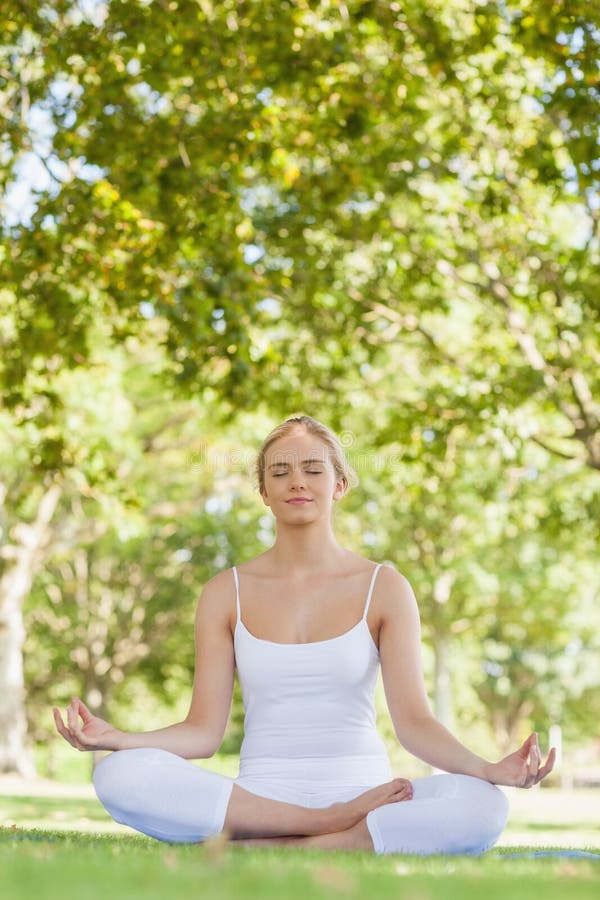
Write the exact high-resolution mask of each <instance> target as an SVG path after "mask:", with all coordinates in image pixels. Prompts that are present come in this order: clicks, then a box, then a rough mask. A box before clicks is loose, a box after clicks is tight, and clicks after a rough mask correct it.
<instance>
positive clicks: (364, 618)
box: [363, 563, 383, 620]
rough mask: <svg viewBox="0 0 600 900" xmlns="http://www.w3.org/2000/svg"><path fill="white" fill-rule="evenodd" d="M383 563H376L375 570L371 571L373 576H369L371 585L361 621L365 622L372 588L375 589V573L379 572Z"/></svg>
mask: <svg viewBox="0 0 600 900" xmlns="http://www.w3.org/2000/svg"><path fill="white" fill-rule="evenodd" d="M382 565H383V563H377V565H376V566H375V568H374V569H373V574H372V575H371V584H370V585H369V593H368V594H367V602H366V603H365V611H364V613H363V620H366V618H367V613H368V612H369V606H370V604H371V597H372V595H373V588H374V587H375V579H376V578H377V573H378V572H379V570H380V568H381V566H382Z"/></svg>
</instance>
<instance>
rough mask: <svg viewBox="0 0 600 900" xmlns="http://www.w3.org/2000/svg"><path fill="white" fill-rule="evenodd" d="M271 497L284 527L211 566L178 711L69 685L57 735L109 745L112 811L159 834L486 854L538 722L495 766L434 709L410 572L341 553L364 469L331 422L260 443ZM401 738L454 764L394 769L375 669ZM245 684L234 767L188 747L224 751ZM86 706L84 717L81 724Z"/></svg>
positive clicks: (540, 769)
mask: <svg viewBox="0 0 600 900" xmlns="http://www.w3.org/2000/svg"><path fill="white" fill-rule="evenodd" d="M257 473H258V482H259V488H260V493H261V496H262V498H263V500H264V502H265V504H266V505H267V506H269V507H270V508H271V511H272V513H273V515H274V517H275V520H276V523H277V536H276V540H275V543H274V544H273V546H272V547H271V548H270V549H269V550H267V551H266V552H265V553H263V554H261V555H260V556H258V557H256V558H255V559H252V560H250V561H249V562H246V563H244V564H243V565H241V566H239V568H236V567H233V569H232V570H227V571H224V572H221V573H219V574H218V575H216V576H215V577H214V578H212V579H211V580H210V581H209V582H208V584H207V585H206V587H205V588H204V590H203V591H202V594H201V596H200V600H199V602H198V609H197V614H196V629H195V636H196V669H195V675H194V685H193V694H192V700H191V705H190V710H189V713H188V715H187V717H186V718H185V720H184V721H183V722H179V723H178V724H176V725H171V726H169V727H167V728H162V729H159V730H157V731H149V732H142V733H139V734H132V733H127V732H123V731H119V730H118V729H116V728H113V727H112V726H111V725H109V724H108V723H107V722H105V721H103V720H102V719H99V718H97V717H95V716H93V715H92V714H91V713H90V712H89V710H88V709H87V707H86V706H85V704H84V703H82V701H81V700H80V699H78V698H74V699H73V701H72V703H71V705H70V707H69V708H68V710H67V720H66V723H65V722H63V720H62V717H61V715H60V713H59V712H58V710H56V709H55V710H54V717H55V722H56V727H57V729H58V731H59V732H60V734H61V735H62V736H63V737H64V738H65V739H66V740H67V741H68V742H69V743H70V744H72V745H73V746H74V747H76V748H77V749H79V750H92V749H104V750H113V751H116V752H114V753H112V754H110V755H109V756H106V757H105V758H104V759H103V760H102V761H101V762H100V763H99V764H98V766H97V767H96V771H95V774H94V785H95V788H96V792H97V794H98V797H99V798H100V800H101V801H102V803H103V804H104V806H105V807H106V809H107V810H108V812H109V813H110V814H111V815H112V816H113V817H114V818H115V819H116V820H117V821H118V822H122V823H125V824H127V825H130V826H131V827H133V828H136V829H137V830H139V831H142V832H143V833H145V834H148V835H151V836H153V837H156V838H158V839H160V840H166V841H174V842H198V841H204V840H206V839H208V838H210V837H211V836H215V835H217V834H219V833H221V832H225V833H226V834H227V835H228V837H229V838H230V839H231V840H235V841H239V842H244V843H245V844H252V845H253V846H266V845H273V844H283V843H285V844H288V845H289V844H291V845H293V846H312V847H323V848H332V849H344V850H351V849H352V850H354V849H360V850H375V852H376V853H417V854H432V853H470V854H472V853H481V852H483V851H484V850H486V849H488V848H489V847H491V846H492V845H493V844H494V842H495V841H496V840H497V838H498V837H499V835H500V833H501V831H502V829H503V827H504V825H505V822H506V816H507V801H506V798H505V796H504V794H503V793H502V792H501V791H500V790H499V789H498V788H497V787H496V786H495V785H499V784H501V785H517V786H520V787H531V786H532V785H533V784H537V783H538V782H539V781H541V780H542V778H544V777H545V776H546V775H547V774H548V773H549V772H550V771H551V769H552V766H553V763H554V751H551V752H550V755H549V757H548V760H547V762H546V764H545V765H543V766H542V765H541V760H540V752H539V747H538V742H537V737H536V735H535V734H532V735H531V736H530V737H529V738H528V739H527V740H526V741H525V743H524V744H523V745H522V747H521V748H520V749H519V750H517V751H516V752H515V753H512V754H510V755H509V756H507V757H506V758H505V759H502V760H501V761H500V762H497V763H493V762H489V761H487V760H485V759H482V758H481V757H479V756H476V755H475V754H474V753H471V752H470V751H469V750H468V749H467V748H466V747H464V746H463V745H462V744H461V743H460V742H459V741H458V740H456V738H454V737H453V736H452V735H451V734H450V733H449V732H448V731H447V730H446V728H444V727H443V726H442V725H441V724H440V723H439V722H437V721H436V719H435V718H434V717H433V716H432V714H431V711H430V708H429V704H428V701H427V697H426V694H425V688H424V684H423V676H422V671H421V663H420V625H419V614H418V610H417V606H416V602H415V599H414V595H413V592H412V590H411V588H410V585H409V583H408V582H407V580H406V579H405V578H404V577H403V576H402V575H400V574H399V573H398V572H396V571H395V570H394V569H392V568H391V567H389V566H381V565H375V564H374V563H372V562H371V561H369V560H367V559H365V558H363V557H361V556H358V555H357V554H355V553H353V552H351V551H350V550H346V549H345V548H344V547H342V546H340V544H339V543H338V542H337V540H336V538H335V536H334V533H333V530H332V523H331V519H332V508H333V504H334V503H335V502H336V501H338V500H340V499H341V498H342V497H343V496H344V494H345V493H346V491H347V489H348V487H349V485H350V482H351V480H352V478H353V475H354V473H353V472H352V470H351V469H350V467H349V466H348V464H347V462H346V460H345V458H344V453H343V450H342V447H341V446H340V444H339V442H338V441H337V439H336V437H335V435H333V433H332V432H331V431H330V430H329V429H328V428H327V427H326V426H324V425H322V424H321V423H319V422H317V421H316V420H315V419H312V418H311V417H309V416H296V417H292V418H290V419H288V420H287V421H286V422H284V423H283V424H282V425H280V426H278V427H277V428H275V429H274V431H272V432H271V434H270V435H269V436H268V437H267V439H266V440H265V442H264V444H263V447H262V449H261V451H260V453H259V456H258V463H257ZM379 665H381V668H382V675H383V682H384V687H385V693H386V698H387V702H388V706H389V710H390V713H391V716H392V720H393V723H394V727H395V731H396V734H397V736H398V739H399V741H400V742H401V743H402V745H403V746H404V747H405V748H406V749H407V750H409V751H410V752H411V753H413V754H414V755H415V756H418V757H419V758H420V759H422V760H424V761H425V762H427V763H429V764H431V765H432V766H435V767H436V768H438V769H442V770H444V771H445V772H446V773H448V774H441V775H433V776H430V777H427V778H419V779H416V780H414V781H413V782H412V783H411V782H409V781H407V780H406V779H403V778H395V779H392V778H391V771H390V764H389V760H388V757H387V753H386V750H385V747H384V745H383V742H382V740H381V738H380V737H379V735H378V733H377V731H376V727H375V712H374V706H373V692H374V687H375V682H376V678H377V672H378V667H379ZM236 666H237V669H238V673H239V677H240V682H241V685H242V692H243V697H244V707H245V711H246V718H245V736H244V741H243V745H242V749H241V754H240V775H239V777H238V778H236V779H231V778H227V777H225V776H222V775H218V774H216V773H213V772H209V771H206V770H204V769H202V768H200V767H198V766H195V765H193V764H191V763H189V762H187V760H189V759H199V758H208V757H210V756H212V755H213V754H214V753H216V751H217V750H218V748H219V746H220V744H221V741H222V739H223V734H224V731H225V726H226V724H227V719H228V716H229V710H230V706H231V697H232V689H233V679H234V668H235V667H236ZM80 719H81V722H80Z"/></svg>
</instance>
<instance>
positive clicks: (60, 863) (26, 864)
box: [0, 792, 600, 900]
mask: <svg viewBox="0 0 600 900" xmlns="http://www.w3.org/2000/svg"><path fill="white" fill-rule="evenodd" d="M524 796H529V797H531V796H532V795H531V794H527V792H522V793H521V797H524ZM539 796H540V798H541V802H540V803H539V804H537V806H536V804H535V803H532V804H531V807H532V808H533V810H534V811H535V810H536V809H537V810H538V819H537V820H536V818H535V816H534V817H533V821H532V820H531V815H530V817H529V820H527V817H525V816H524V815H522V813H520V812H519V807H518V808H517V811H516V822H515V826H514V827H515V829H516V831H515V832H514V833H515V834H517V833H518V834H520V835H521V836H522V837H521V839H519V840H518V841H515V844H517V846H514V845H513V846H511V844H510V841H511V831H510V829H509V830H508V832H507V835H506V839H507V842H508V843H507V844H505V845H504V846H501V847H499V848H497V849H494V850H492V851H490V852H489V853H488V854H486V855H485V856H483V857H480V858H474V859H469V858H464V857H433V858H418V857H406V856H402V857H401V856H393V857H392V856H389V857H376V856H374V855H373V854H369V853H342V852H324V851H316V850H297V849H296V850H294V849H265V850H257V849H253V848H252V849H251V848H245V847H235V846H231V845H223V844H222V843H221V842H220V841H219V840H218V839H217V840H215V841H214V842H211V843H209V844H207V845H205V846H202V847H199V846H175V845H167V844H161V843H159V842H157V841H152V840H150V839H147V838H143V837H138V836H136V835H134V834H133V833H132V832H131V831H129V830H128V829H124V828H122V827H121V826H117V825H114V824H113V823H111V821H110V820H109V819H108V817H107V816H106V813H105V812H104V810H103V809H102V808H101V806H100V805H99V803H98V802H97V801H96V800H94V799H92V798H91V797H85V796H82V797H59V796H35V797H33V796H31V797H23V796H3V797H0V816H1V821H2V822H3V826H4V827H2V828H1V829H0V897H1V898H2V900H70V898H77V900H126V898H127V900H137V898H139V900H163V898H165V900H178V898H188V897H189V898H194V900H196V898H197V900H238V898H246V897H247V898H260V900H271V898H272V900H313V898H314V900H321V898H323V900H325V898H327V900H331V898H335V897H340V898H341V900H343V898H348V900H353V898H363V897H365V898H371V897H374V898H377V900H392V898H393V900H471V898H478V900H482V898H483V900H500V898H502V900H505V898H510V900H520V898H523V900H537V898H538V897H540V898H543V900H559V898H560V900H564V898H568V900H571V898H574V897H575V898H588V897H589V898H590V900H591V898H592V897H593V898H594V900H596V898H597V897H598V896H599V893H600V861H594V860H588V859H566V858H534V859H531V858H527V857H518V858H513V857H512V856H511V853H513V852H519V853H523V852H525V851H527V849H528V845H529V848H530V849H536V848H539V846H540V843H543V844H544V846H545V847H549V846H554V847H560V846H562V847H574V846H576V847H580V848H585V847H587V848H588V849H590V850H594V849H595V850H596V851H597V852H600V849H599V848H600V840H598V830H597V825H598V823H597V819H598V816H597V815H595V813H594V810H595V808H596V807H595V797H596V795H594V797H593V798H589V797H588V798H587V799H586V803H585V804H584V803H582V802H581V800H579V801H578V798H575V799H574V801H573V803H572V804H571V806H570V807H569V808H568V809H570V812H569V811H568V809H567V804H566V803H565V801H564V799H563V798H552V797H550V798H545V799H544V798H543V792H542V793H540V795H539ZM522 802H523V803H524V801H522ZM549 804H550V806H549ZM528 808H529V807H527V806H526V805H524V806H523V809H528ZM554 808H556V816H557V821H546V822H544V821H541V819H540V816H541V813H539V810H541V811H542V813H544V810H546V811H547V809H554ZM586 810H587V812H586ZM545 814H546V813H544V815H545ZM561 817H562V818H561ZM569 819H570V821H569ZM523 835H524V836H525V838H526V839H525V840H523ZM529 835H531V840H527V837H528V836H529ZM540 835H542V836H543V841H540ZM557 835H560V838H561V839H560V840H555V836H557ZM565 835H568V836H571V837H572V840H569V841H568V842H566V841H565V840H564V836H565Z"/></svg>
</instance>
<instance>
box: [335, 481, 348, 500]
mask: <svg viewBox="0 0 600 900" xmlns="http://www.w3.org/2000/svg"><path fill="white" fill-rule="evenodd" d="M347 490H348V482H347V481H346V479H345V478H340V479H339V480H338V481H336V483H335V490H334V492H333V499H334V500H341V499H342V497H343V496H344V494H345V493H346V491H347Z"/></svg>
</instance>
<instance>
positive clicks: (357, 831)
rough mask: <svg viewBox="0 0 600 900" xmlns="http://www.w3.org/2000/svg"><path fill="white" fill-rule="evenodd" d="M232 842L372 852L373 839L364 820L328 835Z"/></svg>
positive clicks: (246, 844)
mask: <svg viewBox="0 0 600 900" xmlns="http://www.w3.org/2000/svg"><path fill="white" fill-rule="evenodd" d="M232 842H233V843H235V844H236V845H237V846H242V847H278V846H284V845H285V846H286V847H313V848H317V849H321V850H370V851H373V850H374V849H375V848H374V846H373V839H372V838H371V833H370V831H369V829H368V828H367V820H366V818H364V819H361V820H360V821H359V822H357V823H356V825H353V826H352V828H347V829H346V830H345V831H334V832H331V833H329V834H316V835H312V836H310V837H294V836H284V837H272V838H246V839H244V838H242V839H238V840H236V839H235V838H233V839H232Z"/></svg>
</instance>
